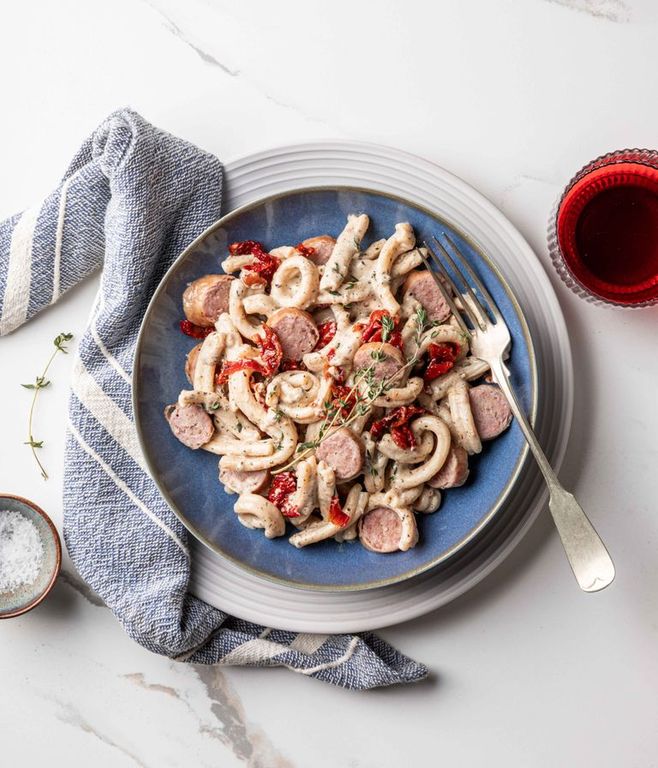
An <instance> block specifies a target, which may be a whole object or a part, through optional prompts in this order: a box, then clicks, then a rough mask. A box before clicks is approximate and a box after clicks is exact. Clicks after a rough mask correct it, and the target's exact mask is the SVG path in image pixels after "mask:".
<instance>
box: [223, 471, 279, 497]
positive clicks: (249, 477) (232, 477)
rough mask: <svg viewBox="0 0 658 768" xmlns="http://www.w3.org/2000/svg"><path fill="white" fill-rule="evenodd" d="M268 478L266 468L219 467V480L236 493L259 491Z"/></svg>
mask: <svg viewBox="0 0 658 768" xmlns="http://www.w3.org/2000/svg"><path fill="white" fill-rule="evenodd" d="M269 479H270V473H269V472H268V470H267V469H259V470H242V469H227V468H226V467H221V466H220V468H219V482H220V483H222V484H223V485H225V486H226V487H227V488H228V489H229V490H231V491H235V492H236V493H259V492H260V491H262V490H263V488H265V486H266V485H267V483H268V481H269Z"/></svg>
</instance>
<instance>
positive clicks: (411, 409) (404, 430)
mask: <svg viewBox="0 0 658 768" xmlns="http://www.w3.org/2000/svg"><path fill="white" fill-rule="evenodd" d="M421 413H425V409H424V408H421V407H420V406H418V405H401V406H400V407H399V408H394V409H393V410H392V411H389V412H388V413H387V414H386V416H383V417H382V418H381V419H378V420H377V421H374V422H373V423H372V425H371V426H370V434H371V435H372V437H373V438H374V439H375V440H379V439H380V437H381V436H382V435H383V434H384V432H385V431H386V430H387V429H388V431H389V432H390V435H391V438H392V440H393V442H394V443H395V444H396V445H397V446H398V448H404V449H407V448H415V447H416V438H415V437H414V433H413V432H412V431H411V429H410V427H409V421H410V419H413V417H414V416H419V415H420V414H421Z"/></svg>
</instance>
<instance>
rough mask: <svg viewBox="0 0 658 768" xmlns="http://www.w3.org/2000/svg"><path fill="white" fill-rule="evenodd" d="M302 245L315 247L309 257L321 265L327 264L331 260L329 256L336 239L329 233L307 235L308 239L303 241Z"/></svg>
mask: <svg viewBox="0 0 658 768" xmlns="http://www.w3.org/2000/svg"><path fill="white" fill-rule="evenodd" d="M302 245H305V246H307V247H308V248H313V253H311V254H310V255H309V256H308V257H307V258H308V259H310V260H311V261H312V262H313V263H314V264H318V265H321V264H326V263H327V262H328V261H329V257H330V256H331V252H332V251H333V250H334V245H336V241H335V239H334V238H333V237H330V236H329V235H319V236H318V237H307V238H306V240H304V241H302Z"/></svg>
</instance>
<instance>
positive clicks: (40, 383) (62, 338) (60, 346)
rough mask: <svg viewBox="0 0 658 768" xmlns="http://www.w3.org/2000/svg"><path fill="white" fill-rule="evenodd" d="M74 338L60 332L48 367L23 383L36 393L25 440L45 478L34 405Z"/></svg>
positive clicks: (41, 442) (47, 364)
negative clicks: (34, 426) (53, 366)
mask: <svg viewBox="0 0 658 768" xmlns="http://www.w3.org/2000/svg"><path fill="white" fill-rule="evenodd" d="M72 338H73V334H72V333H60V334H59V336H56V337H55V339H54V340H53V344H54V345H55V349H54V351H53V353H52V355H51V356H50V357H49V358H48V362H47V363H46V367H45V368H44V369H43V373H42V374H41V375H40V376H37V377H36V379H35V380H34V383H33V384H21V387H24V388H25V389H32V390H34V395H33V396H32V403H31V405H30V412H29V416H28V420H27V436H28V439H27V440H26V441H25V443H24V444H25V445H29V446H30V450H31V451H32V455H33V456H34V459H35V461H36V463H37V464H38V466H39V471H40V472H41V477H43V479H44V480H47V479H48V473H47V472H46V470H45V469H44V466H43V464H42V463H41V461H40V460H39V457H38V456H37V450H36V449H37V448H43V442H44V441H43V440H35V439H34V435H33V433H32V421H33V419H34V407H35V405H36V403H37V397H38V396H39V392H40V391H41V390H42V389H45V388H46V387H47V386H49V385H50V381H49V380H48V379H47V378H46V375H47V373H48V369H49V368H50V365H51V363H52V361H53V360H54V359H55V357H56V355H57V353H58V352H63V353H64V354H65V355H66V354H68V350H67V349H66V346H65V344H66V342H67V341H71V339H72Z"/></svg>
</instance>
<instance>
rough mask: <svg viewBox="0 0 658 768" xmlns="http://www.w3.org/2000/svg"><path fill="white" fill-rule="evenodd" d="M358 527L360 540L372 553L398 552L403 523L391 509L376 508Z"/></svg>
mask: <svg viewBox="0 0 658 768" xmlns="http://www.w3.org/2000/svg"><path fill="white" fill-rule="evenodd" d="M358 525H359V539H360V540H361V543H362V544H363V546H364V547H365V548H366V549H369V550H370V551H371V552H396V551H397V550H398V549H399V548H400V537H401V536H402V521H401V520H400V516H399V515H398V513H397V512H396V511H395V510H393V509H391V508H390V507H375V509H372V510H371V511H370V512H368V513H367V514H366V515H364V516H363V517H362V518H361V519H360V520H359V524H358Z"/></svg>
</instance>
